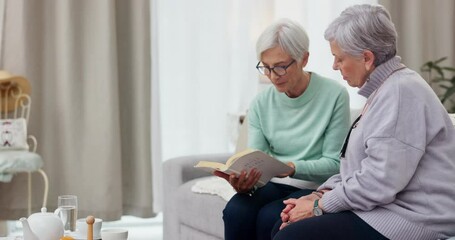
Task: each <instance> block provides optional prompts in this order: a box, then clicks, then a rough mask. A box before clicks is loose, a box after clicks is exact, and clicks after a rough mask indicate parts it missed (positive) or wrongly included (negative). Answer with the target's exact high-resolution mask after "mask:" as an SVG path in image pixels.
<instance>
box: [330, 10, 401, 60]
mask: <svg viewBox="0 0 455 240" xmlns="http://www.w3.org/2000/svg"><path fill="white" fill-rule="evenodd" d="M397 37H398V36H397V32H396V30H395V25H394V24H393V22H392V20H391V17H390V14H389V12H388V11H387V9H385V8H384V7H383V6H381V5H369V4H362V5H354V6H351V7H349V8H347V9H345V10H344V11H343V12H342V13H341V15H340V16H339V17H337V18H336V19H335V20H334V21H333V22H332V23H330V25H329V27H328V28H327V29H326V30H325V33H324V38H325V39H326V40H328V41H330V42H332V41H335V42H336V43H337V44H338V46H339V47H340V48H341V50H342V51H343V52H345V53H347V54H349V55H351V56H361V55H362V54H363V51H365V50H370V51H371V52H373V54H374V56H375V61H374V65H375V66H378V65H380V64H382V63H384V62H386V61H387V60H389V59H391V58H392V57H394V56H395V55H396V53H397Z"/></svg>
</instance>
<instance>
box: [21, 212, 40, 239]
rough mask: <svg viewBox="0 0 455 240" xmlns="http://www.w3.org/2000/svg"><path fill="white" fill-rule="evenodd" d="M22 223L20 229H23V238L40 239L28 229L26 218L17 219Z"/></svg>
mask: <svg viewBox="0 0 455 240" xmlns="http://www.w3.org/2000/svg"><path fill="white" fill-rule="evenodd" d="M19 221H21V223H22V229H23V231H24V240H40V239H39V238H38V237H37V236H36V235H35V233H34V232H33V231H32V229H30V225H29V224H28V221H27V219H26V218H24V217H23V218H21V219H19Z"/></svg>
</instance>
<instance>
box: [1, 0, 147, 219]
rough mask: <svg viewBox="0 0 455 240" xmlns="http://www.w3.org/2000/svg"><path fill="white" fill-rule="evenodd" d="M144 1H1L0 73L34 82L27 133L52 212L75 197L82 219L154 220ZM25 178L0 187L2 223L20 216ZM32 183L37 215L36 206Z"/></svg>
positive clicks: (36, 184) (37, 190)
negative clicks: (64, 197) (63, 197)
mask: <svg viewBox="0 0 455 240" xmlns="http://www.w3.org/2000/svg"><path fill="white" fill-rule="evenodd" d="M149 5H150V2H149V1H147V0H134V1H124V0H117V1H111V0H96V1H92V0H78V1H74V0H39V1H38V0H37V1H28V0H6V7H5V9H6V11H5V17H4V27H3V32H2V33H3V37H2V38H3V42H2V50H3V51H2V55H1V66H0V67H1V69H6V70H8V71H10V72H12V73H14V74H18V75H22V76H25V77H26V78H28V79H29V81H30V83H31V85H32V99H33V103H32V112H31V117H30V126H29V132H30V133H31V134H33V135H35V136H36V137H37V139H38V153H39V154H41V155H42V157H43V159H44V162H45V163H44V164H45V165H44V170H45V171H46V172H47V174H48V176H49V180H50V193H49V201H48V206H47V207H48V208H49V209H50V210H53V209H55V208H56V202H57V196H58V195H60V194H75V195H77V196H78V200H79V217H85V216H87V215H94V216H95V217H100V218H103V219H105V220H114V219H119V218H120V217H121V216H122V215H135V216H139V217H151V216H153V215H154V214H155V211H154V208H153V206H152V205H153V203H154V202H153V198H152V197H153V194H152V174H151V172H152V165H151V139H150V136H151V134H150V133H151V118H152V116H151V98H150V96H151V81H150V78H151V57H150V53H151V49H150V47H151V46H150V45H151V42H150V36H151V35H150V7H149ZM25 187H26V185H25V176H22V175H18V176H16V177H14V178H13V182H12V183H7V184H0V193H1V194H0V219H12V220H14V219H18V218H19V217H22V216H26V205H27V204H26V197H25V196H24V194H25V189H26V188H25ZM41 189H42V185H41V179H40V178H39V177H38V176H34V178H33V196H34V201H33V211H34V212H36V211H38V210H39V207H40V205H41V196H42V193H41Z"/></svg>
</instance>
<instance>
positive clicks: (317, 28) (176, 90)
mask: <svg viewBox="0 0 455 240" xmlns="http://www.w3.org/2000/svg"><path fill="white" fill-rule="evenodd" d="M156 2H157V3H156V5H157V6H156V7H157V9H158V11H157V16H156V18H157V28H156V31H157V37H158V46H159V52H158V53H156V54H157V69H158V73H157V74H158V75H157V76H156V77H158V78H159V82H160V100H161V101H160V108H161V117H162V118H161V123H162V149H163V153H162V154H163V159H164V160H167V159H169V158H171V157H175V156H181V155H188V154H200V153H216V152H228V151H232V150H233V147H234V144H233V141H234V140H235V136H236V132H235V131H236V121H237V116H238V115H239V114H242V113H245V111H246V110H247V109H248V106H249V103H250V101H251V100H252V99H253V97H254V96H255V95H256V94H257V92H258V89H259V88H260V85H259V80H258V73H257V71H256V69H255V66H256V63H257V59H256V51H255V44H256V39H257V37H258V36H259V34H260V33H261V32H262V31H263V30H264V28H265V27H266V26H267V25H269V24H270V23H271V22H272V21H274V20H276V19H278V18H282V17H287V18H291V19H294V20H296V21H298V22H300V23H301V24H302V25H303V26H304V28H305V29H306V30H307V32H308V35H309V37H310V61H309V65H308V67H307V70H310V71H315V72H318V73H320V74H323V75H326V76H329V77H332V78H334V79H337V80H338V81H340V82H343V81H342V80H341V78H340V74H339V73H338V72H335V71H333V70H332V68H331V66H332V54H331V53H330V48H329V44H328V43H327V41H325V40H324V38H323V32H324V30H325V28H326V27H327V25H328V23H329V22H330V21H331V20H332V19H333V18H335V17H336V16H338V15H339V13H340V12H341V11H342V10H343V9H344V8H346V7H347V6H349V5H352V4H355V3H366V2H367V3H375V2H376V1H373V0H363V1H362V0H349V1H331V0H319V1H311V0H306V1H304V0H279V1H278V0H251V1H242V0H224V1H212V0H193V1H186V0H157V1H156ZM343 84H344V82H343ZM348 88H349V91H350V92H351V93H352V94H351V96H352V100H351V102H352V106H353V107H360V106H362V105H363V101H364V100H363V99H362V98H360V97H358V96H357V93H356V90H355V89H351V88H350V87H348Z"/></svg>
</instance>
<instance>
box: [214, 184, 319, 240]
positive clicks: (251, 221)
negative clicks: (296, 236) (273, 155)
mask: <svg viewBox="0 0 455 240" xmlns="http://www.w3.org/2000/svg"><path fill="white" fill-rule="evenodd" d="M312 191H313V190H308V189H305V190H300V189H298V188H295V187H292V186H287V185H282V184H276V183H272V182H269V183H267V184H266V185H265V186H264V187H262V188H259V189H258V190H257V191H256V192H255V193H254V194H253V195H252V196H249V195H247V194H236V195H234V197H232V199H231V200H229V202H228V203H227V205H226V207H225V209H224V211H223V220H224V239H225V240H255V239H260V240H270V239H271V231H272V228H273V226H274V225H275V223H276V222H277V221H278V220H280V219H281V218H280V213H281V211H282V210H283V208H284V207H285V205H284V203H283V200H285V199H288V198H299V197H300V196H303V195H307V194H310V193H311V192H312Z"/></svg>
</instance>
